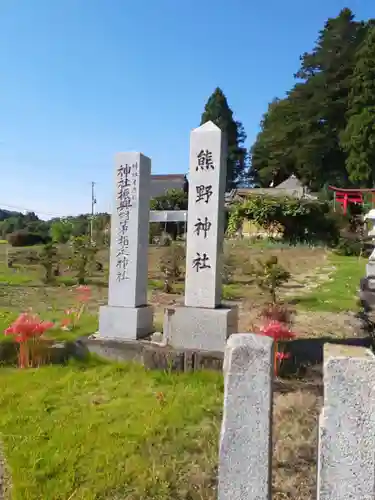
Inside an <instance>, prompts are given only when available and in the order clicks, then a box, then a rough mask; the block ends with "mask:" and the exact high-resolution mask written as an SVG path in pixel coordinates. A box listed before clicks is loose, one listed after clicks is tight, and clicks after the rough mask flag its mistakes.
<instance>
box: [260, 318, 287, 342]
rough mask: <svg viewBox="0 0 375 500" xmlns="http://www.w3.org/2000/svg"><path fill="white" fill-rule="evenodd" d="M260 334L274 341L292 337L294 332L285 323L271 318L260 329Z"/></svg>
mask: <svg viewBox="0 0 375 500" xmlns="http://www.w3.org/2000/svg"><path fill="white" fill-rule="evenodd" d="M260 333H261V334H262V335H266V336H267V337H272V338H273V340H274V341H275V342H280V341H281V340H290V339H294V337H295V334H294V333H293V332H291V331H290V329H289V328H288V326H287V325H285V324H283V323H280V321H276V320H272V321H270V322H269V323H267V324H266V325H264V326H262V328H261V329H260Z"/></svg>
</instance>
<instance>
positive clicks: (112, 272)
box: [99, 153, 153, 340]
mask: <svg viewBox="0 0 375 500" xmlns="http://www.w3.org/2000/svg"><path fill="white" fill-rule="evenodd" d="M150 179H151V160H150V158H147V157H146V156H144V155H142V154H141V153H119V154H118V155H117V156H116V168H115V200H114V207H113V211H112V216H111V248H110V264H109V287H108V305H107V306H103V307H101V308H100V311H99V335H100V337H103V338H112V339H119V340H135V339H137V338H142V337H145V336H147V335H149V334H150V333H151V332H152V330H153V312H152V308H151V307H150V306H148V305H147V282H148V232H149V231H148V229H149V217H150V203H149V201H150Z"/></svg>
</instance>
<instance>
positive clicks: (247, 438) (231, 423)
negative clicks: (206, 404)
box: [218, 334, 273, 500]
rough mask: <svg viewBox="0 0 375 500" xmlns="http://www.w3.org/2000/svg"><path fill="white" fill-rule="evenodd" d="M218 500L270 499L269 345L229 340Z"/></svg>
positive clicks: (243, 337) (252, 338) (253, 339)
mask: <svg viewBox="0 0 375 500" xmlns="http://www.w3.org/2000/svg"><path fill="white" fill-rule="evenodd" d="M224 375H225V392H224V414H223V421H222V428H221V438H220V452H219V485H218V489H219V493H218V500H270V499H271V485H272V478H271V472H272V471H271V465H272V398H273V392H272V390H273V389H272V381H273V341H272V339H271V338H269V337H265V336H262V335H253V334H237V335H232V336H231V337H230V338H229V340H228V343H227V347H226V350H225V358H224Z"/></svg>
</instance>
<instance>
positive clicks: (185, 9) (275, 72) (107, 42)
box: [0, 0, 375, 218]
mask: <svg viewBox="0 0 375 500" xmlns="http://www.w3.org/2000/svg"><path fill="white" fill-rule="evenodd" d="M373 1H374V0H350V1H349V0H348V1H347V2H346V3H343V2H342V1H339V0H314V1H301V0H285V1H284V2H281V1H280V0H263V1H259V2H258V1H256V2H255V1H251V0H230V1H229V0H132V1H131V0H53V1H51V0H0V61H1V75H0V82H1V85H0V89H1V92H0V169H1V181H0V207H4V208H6V207H22V208H27V209H32V210H34V211H36V212H37V213H39V214H41V215H42V216H44V218H46V217H47V216H48V215H49V214H51V215H67V214H76V213H82V212H87V211H89V209H90V196H91V193H90V183H91V181H95V182H97V187H96V189H97V199H98V205H97V210H98V211H104V210H105V211H108V210H110V206H111V195H112V190H113V186H112V179H113V168H114V166H113V158H114V154H115V153H116V152H119V151H141V152H143V153H144V154H146V155H147V156H150V157H151V159H152V170H153V173H180V172H181V173H185V172H187V170H188V157H189V134H190V130H191V129H192V128H194V127H196V126H198V125H199V121H200V117H201V113H202V111H203V108H204V105H205V103H206V101H207V98H208V97H209V95H210V94H211V92H212V91H213V90H214V89H215V87H217V86H220V87H221V88H222V89H223V90H224V92H225V94H226V95H227V98H228V101H229V104H230V106H231V108H232V109H233V111H234V113H235V116H236V118H237V119H239V120H241V121H242V122H243V124H244V126H245V129H246V132H247V135H248V140H247V145H248V146H250V145H251V143H252V142H253V140H254V138H255V136H256V134H257V131H258V127H259V122H260V119H261V116H262V114H263V113H264V112H265V111H266V109H267V104H268V102H269V101H270V100H272V99H273V98H274V97H276V96H282V95H283V94H284V93H285V91H286V90H288V89H289V88H290V87H291V86H292V84H293V73H294V72H295V71H296V70H297V68H298V65H299V56H300V54H301V53H303V52H304V51H308V50H310V49H311V48H312V47H313V44H314V41H315V39H316V38H317V34H318V31H319V30H320V29H321V28H322V27H323V23H324V21H325V20H326V19H327V17H329V16H335V15H337V14H338V13H339V11H340V9H341V8H343V7H345V6H347V7H350V8H351V9H352V10H353V11H354V12H355V14H356V16H357V18H359V19H367V18H368V17H370V16H375V10H374V8H373V6H372V7H371V4H373Z"/></svg>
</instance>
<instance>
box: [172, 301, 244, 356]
mask: <svg viewBox="0 0 375 500" xmlns="http://www.w3.org/2000/svg"><path fill="white" fill-rule="evenodd" d="M237 331H238V309H237V307H233V308H231V307H219V308H217V309H205V308H203V307H184V306H181V307H173V308H167V309H165V311H164V324H163V335H164V341H165V342H167V343H168V345H170V346H171V347H174V348H175V349H180V348H184V349H193V350H194V349H196V350H204V351H218V352H224V349H225V344H226V341H227V339H228V337H229V336H230V335H232V333H237Z"/></svg>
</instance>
